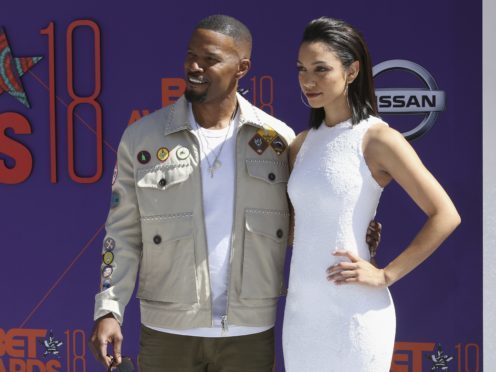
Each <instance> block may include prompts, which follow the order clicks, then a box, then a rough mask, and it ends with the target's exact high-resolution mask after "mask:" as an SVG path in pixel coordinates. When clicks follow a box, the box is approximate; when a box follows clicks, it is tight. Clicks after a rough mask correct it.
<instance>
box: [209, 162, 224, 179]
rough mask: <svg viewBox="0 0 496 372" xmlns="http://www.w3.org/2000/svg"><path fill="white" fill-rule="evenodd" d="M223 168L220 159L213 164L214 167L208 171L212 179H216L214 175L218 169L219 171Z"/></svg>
mask: <svg viewBox="0 0 496 372" xmlns="http://www.w3.org/2000/svg"><path fill="white" fill-rule="evenodd" d="M221 166H222V163H221V162H220V160H219V159H215V161H214V163H213V164H212V166H211V167H210V168H208V170H209V171H210V177H211V178H213V177H214V173H215V171H216V170H217V169H219V168H220V167H221Z"/></svg>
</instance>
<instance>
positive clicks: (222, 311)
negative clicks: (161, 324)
mask: <svg viewBox="0 0 496 372" xmlns="http://www.w3.org/2000/svg"><path fill="white" fill-rule="evenodd" d="M189 120H190V123H192V124H193V133H194V134H195V136H196V137H197V139H198V142H199V144H200V150H201V151H200V152H201V176H202V177H201V178H202V192H203V210H204V215H205V228H206V235H207V246H208V265H209V271H210V288H211V296H212V311H213V319H212V322H213V324H212V325H213V326H212V327H209V328H193V329H185V330H177V329H164V328H157V327H150V326H149V325H147V324H145V326H147V327H148V328H152V329H155V330H157V331H162V332H167V333H174V334H179V335H186V336H198V337H228V336H242V335H249V334H253V333H258V332H263V331H266V330H268V329H270V328H272V326H269V327H244V326H232V325H230V326H229V327H228V329H227V330H224V331H223V330H222V325H221V321H222V317H223V316H225V315H226V312H227V290H228V283H229V274H230V273H229V270H230V265H229V259H230V249H231V235H232V228H233V218H234V198H235V195H234V193H235V183H236V132H237V128H238V126H239V112H238V113H236V115H235V117H234V118H233V120H232V121H231V123H230V125H229V126H228V127H227V128H224V129H205V128H202V127H201V126H200V125H199V124H198V123H196V121H195V118H194V115H193V111H192V109H191V104H189ZM207 157H208V160H207ZM215 160H217V161H219V162H220V164H221V165H220V166H219V167H215V166H214V163H215ZM212 166H214V167H215V170H214V171H213V175H212V174H211V169H210V168H211V167H212Z"/></svg>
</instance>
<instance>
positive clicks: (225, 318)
mask: <svg viewBox="0 0 496 372" xmlns="http://www.w3.org/2000/svg"><path fill="white" fill-rule="evenodd" d="M233 124H234V123H233ZM240 127H241V126H239V127H237V128H236V140H235V142H234V154H235V159H234V201H233V219H232V228H231V243H230V247H229V268H228V272H227V293H226V313H225V314H224V315H223V316H222V317H221V324H222V335H226V334H227V332H228V330H229V324H228V314H229V292H230V291H231V271H232V255H233V249H234V248H233V247H234V244H233V243H234V230H235V226H236V204H237V203H236V201H237V193H238V187H237V186H238V139H239V138H238V135H239V130H240V129H241V128H240Z"/></svg>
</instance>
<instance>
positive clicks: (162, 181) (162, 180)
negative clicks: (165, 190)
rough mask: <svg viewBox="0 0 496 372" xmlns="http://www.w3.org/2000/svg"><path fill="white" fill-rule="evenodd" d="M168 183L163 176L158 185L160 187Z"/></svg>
mask: <svg viewBox="0 0 496 372" xmlns="http://www.w3.org/2000/svg"><path fill="white" fill-rule="evenodd" d="M166 184H167V181H166V180H165V178H162V179H161V180H160V181H158V185H159V186H160V187H165V185H166Z"/></svg>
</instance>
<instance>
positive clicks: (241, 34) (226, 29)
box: [196, 14, 252, 50]
mask: <svg viewBox="0 0 496 372" xmlns="http://www.w3.org/2000/svg"><path fill="white" fill-rule="evenodd" d="M199 28H203V29H206V30H212V31H215V32H218V33H221V34H223V35H226V36H229V37H232V38H233V39H234V40H235V41H237V42H244V43H247V44H248V46H249V48H250V50H251V43H252V37H251V32H250V30H248V27H246V26H245V25H244V24H243V23H241V22H240V21H238V20H237V19H236V18H233V17H230V16H227V15H223V14H214V15H211V16H208V17H206V18H204V19H202V20H201V21H200V22H198V24H197V25H196V29H199Z"/></svg>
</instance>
